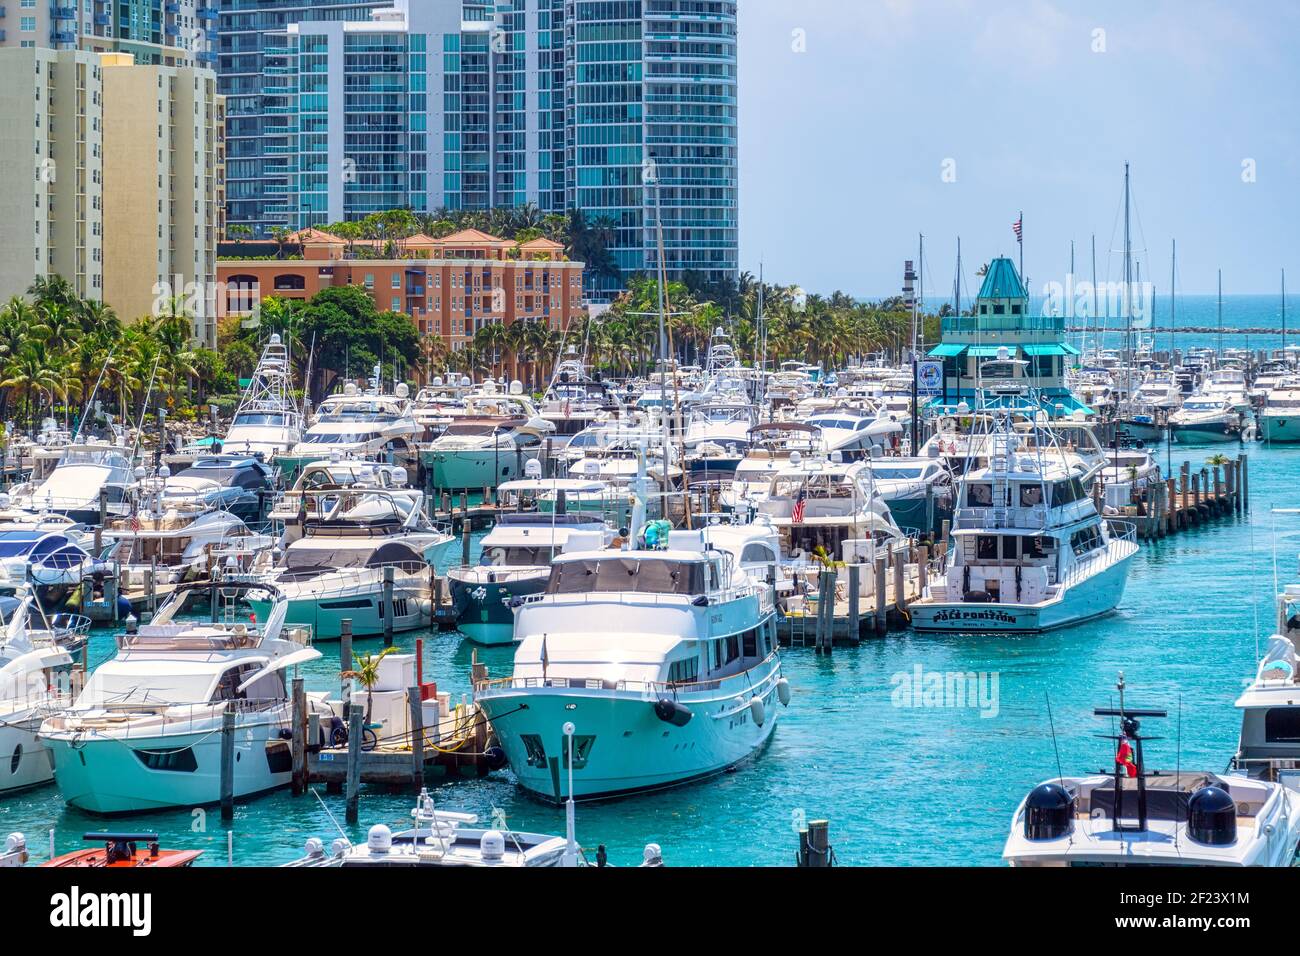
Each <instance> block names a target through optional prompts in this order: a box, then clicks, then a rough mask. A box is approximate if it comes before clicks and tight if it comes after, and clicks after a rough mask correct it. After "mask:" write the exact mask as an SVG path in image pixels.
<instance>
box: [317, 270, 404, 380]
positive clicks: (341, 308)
mask: <svg viewBox="0 0 1300 956" xmlns="http://www.w3.org/2000/svg"><path fill="white" fill-rule="evenodd" d="M298 323H299V328H298V335H299V337H300V338H301V340H303V341H306V342H315V346H316V352H315V357H314V361H313V363H312V381H311V382H309V383H308V390H309V393H310V394H311V397H312V400H313V402H316V401H319V399H320V398H321V397H322V396H323V395H325V394H327V393H328V392H329V390H330V389H331V388H332V386H333V385H334V382H335V380H336V379H338V378H339V377H340V375H349V376H351V375H357V374H362V375H369V374H370V370H371V368H372V367H373V366H375V365H381V366H383V371H382V374H384V375H385V377H387V376H388V375H391V374H392V369H393V363H394V362H395V360H398V359H400V360H401V362H402V363H403V364H405V365H415V364H417V363H418V361H419V357H420V342H419V339H420V335H419V332H418V330H417V329H416V328H415V324H414V323H413V322H412V321H411V319H410V317H409V316H406V315H403V314H402V313H400V312H379V311H377V310H376V308H375V304H374V301H373V300H372V299H371V298H370V296H369V294H368V293H367V292H366V291H365V290H364V289H362V288H360V287H359V286H332V287H330V288H328V289H322V290H321V291H320V292H318V293H316V295H315V296H313V297H312V298H311V299H310V300H308V301H307V302H306V303H305V304H303V305H302V307H301V310H300V312H299V314H298Z"/></svg>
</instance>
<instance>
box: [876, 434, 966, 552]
mask: <svg viewBox="0 0 1300 956" xmlns="http://www.w3.org/2000/svg"><path fill="white" fill-rule="evenodd" d="M869 464H870V469H871V484H872V487H873V488H874V490H875V493H876V494H877V495H878V496H879V497H880V499H881V500H882V501H884V502H885V505H886V506H887V507H888V508H889V511H890V513H891V514H892V515H893V516H894V523H895V524H897V525H898V526H899V527H900V528H909V529H913V530H916V531H921V532H926V533H931V534H933V533H934V532H936V531H938V530H939V528H940V527H941V526H942V524H943V522H944V521H948V520H951V518H952V506H953V482H952V475H951V474H950V473H949V471H948V469H947V467H946V466H945V464H944V462H943V460H942V459H940V457H939V456H938V454H937V453H936V454H935V455H933V456H926V457H923V458H885V457H874V458H872V459H870V462H869Z"/></svg>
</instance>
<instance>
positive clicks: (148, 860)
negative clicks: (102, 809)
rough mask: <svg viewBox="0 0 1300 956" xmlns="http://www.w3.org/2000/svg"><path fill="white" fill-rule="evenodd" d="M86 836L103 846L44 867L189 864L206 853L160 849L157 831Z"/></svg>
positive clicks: (69, 854)
mask: <svg viewBox="0 0 1300 956" xmlns="http://www.w3.org/2000/svg"><path fill="white" fill-rule="evenodd" d="M82 839H84V840H85V841H86V842H87V843H102V844H103V846H102V847H96V848H95V849H93V850H77V851H75V852H73V853H65V854H63V856H58V857H55V858H54V859H53V860H50V861H49V862H48V863H42V864H41V866H97V867H112V866H116V867H129V866H189V865H190V864H192V863H193V862H194V861H195V860H197V859H198V858H199V857H200V856H201V855H202V854H203V851H202V850H160V849H158V834H156V833H87V834H85V835H84V836H83V837H82ZM142 844H143V846H142Z"/></svg>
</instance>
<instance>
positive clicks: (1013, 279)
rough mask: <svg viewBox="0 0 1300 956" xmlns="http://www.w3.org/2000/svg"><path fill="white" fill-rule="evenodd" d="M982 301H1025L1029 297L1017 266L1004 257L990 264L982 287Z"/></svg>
mask: <svg viewBox="0 0 1300 956" xmlns="http://www.w3.org/2000/svg"><path fill="white" fill-rule="evenodd" d="M979 297H980V298H981V299H1024V298H1027V297H1028V296H1027V295H1026V293H1025V287H1024V286H1023V285H1021V284H1020V276H1019V275H1017V274H1016V267H1015V264H1014V263H1012V261H1011V260H1010V259H1007V258H1006V257H1003V258H1001V259H994V260H993V261H992V262H990V263H989V270H988V272H986V273H985V274H984V284H983V285H982V286H980V294H979Z"/></svg>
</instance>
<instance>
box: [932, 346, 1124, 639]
mask: <svg viewBox="0 0 1300 956" xmlns="http://www.w3.org/2000/svg"><path fill="white" fill-rule="evenodd" d="M1017 364H1019V363H1016V362H1009V361H998V362H996V363H994V362H989V363H985V370H984V372H983V374H984V376H985V379H986V380H992V382H993V383H995V384H993V385H992V387H991V389H990V391H994V390H996V391H997V394H999V395H1001V396H1002V397H1004V398H1007V397H1015V394H1016V391H1017V390H1020V397H1022V398H1028V397H1029V393H1028V390H1025V389H1023V386H1021V385H1019V384H1015V383H1020V382H1023V378H1022V377H1018V376H1013V375H1012V374H1011V372H1010V371H1008V369H1007V367H1008V366H1013V365H1017ZM999 375H1005V376H1006V377H1005V378H1003V379H1002V380H1001V382H1000V383H998V380H997V378H996V377H997V376H999ZM988 397H991V396H986V398H988ZM1031 405H1032V407H1037V402H1032V403H1031ZM1020 414H1028V415H1029V416H1030V418H1029V421H1028V425H1029V427H1028V428H1025V427H1023V426H1022V427H1020V428H1018V427H1017V426H1016V418H1017V410H1016V409H1015V408H1013V407H1006V408H1002V409H997V408H992V407H987V408H985V409H984V415H983V416H982V417H981V419H980V420H981V421H983V422H985V423H986V424H987V427H988V429H989V431H988V433H987V435H986V436H984V441H982V442H980V443H979V444H980V445H981V446H982V447H983V448H984V449H985V450H986V451H987V452H988V464H987V465H983V466H979V467H974V468H968V469H966V471H965V472H964V473H963V475H962V480H961V484H960V485H959V487H958V490H957V509H956V512H955V513H954V517H953V530H952V539H951V545H950V549H949V551H948V557H947V562H946V566H945V567H944V569H943V570H942V571H941V572H938V573H936V574H934V575H932V577H931V579H930V581H929V582H928V584H927V586H926V587H925V589H924V591H923V593H922V596H921V598H920V599H918V600H917V601H914V602H913V603H912V605H911V607H910V611H911V615H912V626H913V627H914V628H916V629H917V630H920V631H962V632H972V631H973V632H993V633H1024V632H1038V631H1045V630H1048V629H1051V628H1055V627H1063V626H1066V625H1070V624H1077V623H1079V622H1081V621H1086V620H1088V619H1090V618H1094V617H1099V616H1101V615H1103V614H1108V613H1110V612H1111V611H1113V610H1114V609H1115V607H1116V606H1117V605H1118V604H1119V601H1120V599H1121V598H1122V597H1123V595H1124V585H1125V583H1126V582H1127V579H1128V570H1129V564H1130V562H1131V561H1132V558H1133V556H1134V555H1135V554H1136V553H1137V550H1138V548H1137V542H1136V528H1135V527H1134V526H1133V525H1131V524H1125V523H1120V522H1115V523H1113V524H1110V525H1108V524H1107V523H1106V522H1105V521H1104V520H1103V519H1102V518H1101V516H1100V515H1099V514H1098V513H1097V509H1096V507H1095V506H1094V504H1093V502H1092V499H1091V498H1089V497H1088V493H1087V491H1086V490H1085V489H1084V486H1083V482H1082V480H1081V479H1080V478H1079V476H1078V475H1077V474H1075V473H1074V472H1073V471H1072V470H1071V469H1070V467H1069V461H1068V458H1067V457H1066V454H1065V452H1064V450H1063V449H1062V448H1061V447H1060V445H1059V441H1058V439H1057V437H1056V435H1055V434H1054V432H1053V431H1052V430H1051V428H1050V426H1049V420H1048V418H1047V415H1046V413H1044V412H1042V411H1038V412H1031V411H1028V406H1027V407H1024V408H1021V409H1020Z"/></svg>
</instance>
